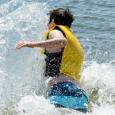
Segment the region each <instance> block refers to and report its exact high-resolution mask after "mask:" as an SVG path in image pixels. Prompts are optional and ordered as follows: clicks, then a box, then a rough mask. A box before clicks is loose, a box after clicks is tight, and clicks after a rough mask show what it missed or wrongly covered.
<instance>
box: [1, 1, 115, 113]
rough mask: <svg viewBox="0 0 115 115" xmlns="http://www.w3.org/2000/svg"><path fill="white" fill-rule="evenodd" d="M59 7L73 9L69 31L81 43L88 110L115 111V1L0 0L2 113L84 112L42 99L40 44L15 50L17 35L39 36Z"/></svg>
mask: <svg viewBox="0 0 115 115" xmlns="http://www.w3.org/2000/svg"><path fill="white" fill-rule="evenodd" d="M58 7H64V8H70V10H71V12H72V13H73V14H74V16H75V21H74V23H73V25H72V30H73V31H74V33H75V34H76V35H77V37H78V39H79V41H80V43H81V45H82V47H83V48H84V64H83V68H82V72H81V87H82V88H83V89H84V90H85V91H86V92H87V95H88V96H89V98H90V101H91V103H92V111H90V112H88V113H86V115H102V114H103V115H114V114H115V83H114V82H115V13H114V12H115V0H95V1H94V0H69V1H68V0H60V1H59V0H0V115H54V114H55V115H83V113H80V112H77V111H74V110H69V109H57V108H55V107H54V106H53V105H51V104H49V102H48V101H47V100H46V99H45V98H44V96H45V95H46V94H45V92H46V86H45V83H44V76H43V73H44V65H45V62H44V56H43V55H41V54H40V49H38V48H35V49H28V48H25V49H21V50H16V49H15V45H16V43H17V42H18V41H20V40H31V41H36V40H37V41H40V40H43V39H44V37H43V33H44V31H46V29H47V22H48V17H47V13H48V11H49V10H51V9H54V8H58Z"/></svg>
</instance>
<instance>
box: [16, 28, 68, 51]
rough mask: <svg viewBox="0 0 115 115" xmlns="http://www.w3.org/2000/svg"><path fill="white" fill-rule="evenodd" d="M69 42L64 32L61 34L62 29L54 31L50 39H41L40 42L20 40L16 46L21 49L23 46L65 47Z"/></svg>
mask: <svg viewBox="0 0 115 115" xmlns="http://www.w3.org/2000/svg"><path fill="white" fill-rule="evenodd" d="M66 44H67V40H66V38H65V37H64V36H63V34H62V33H61V34H60V31H55V30H54V31H52V32H50V34H49V39H48V40H44V41H40V42H29V41H20V42H19V43H18V44H17V45H16V48H17V49H20V48H23V47H30V48H34V47H43V48H54V47H56V48H63V47H64V46H65V45H66Z"/></svg>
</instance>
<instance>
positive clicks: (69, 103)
mask: <svg viewBox="0 0 115 115" xmlns="http://www.w3.org/2000/svg"><path fill="white" fill-rule="evenodd" d="M48 100H49V101H50V103H51V104H54V105H55V106H56V107H64V108H70V109H75V110H79V111H82V112H87V111H88V97H87V95H86V94H85V92H84V90H82V89H81V88H80V87H78V86H77V85H75V84H73V83H71V82H61V83H57V84H55V85H54V86H53V87H52V88H51V89H50V90H49V91H48Z"/></svg>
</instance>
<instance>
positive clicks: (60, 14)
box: [49, 8, 74, 27]
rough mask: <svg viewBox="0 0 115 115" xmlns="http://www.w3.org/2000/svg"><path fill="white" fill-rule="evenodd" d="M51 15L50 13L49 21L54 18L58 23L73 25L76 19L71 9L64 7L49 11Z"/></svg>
mask: <svg viewBox="0 0 115 115" xmlns="http://www.w3.org/2000/svg"><path fill="white" fill-rule="evenodd" d="M49 15H50V17H49V18H50V19H49V23H50V22H51V21H52V19H54V22H55V23H56V24H57V25H65V26H68V27H71V24H72V22H73V20H74V17H73V15H72V14H71V12H70V10H69V9H63V8H58V9H54V10H51V11H50V12H49Z"/></svg>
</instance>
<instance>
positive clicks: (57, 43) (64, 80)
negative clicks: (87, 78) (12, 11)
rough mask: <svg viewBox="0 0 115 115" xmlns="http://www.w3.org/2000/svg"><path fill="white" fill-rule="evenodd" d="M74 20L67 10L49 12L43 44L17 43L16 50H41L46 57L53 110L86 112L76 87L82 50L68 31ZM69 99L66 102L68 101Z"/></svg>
mask: <svg viewBox="0 0 115 115" xmlns="http://www.w3.org/2000/svg"><path fill="white" fill-rule="evenodd" d="M73 20H74V18H73V15H72V14H71V13H70V11H69V9H63V8H58V9H54V10H52V11H50V13H49V23H48V29H49V30H48V32H47V33H46V40H44V41H40V42H29V41H20V42H19V43H18V44H17V46H16V48H17V49H20V48H23V47H30V48H34V47H41V48H44V49H45V51H44V54H45V55H46V59H45V61H46V70H45V76H46V77H48V78H49V79H48V80H47V83H48V86H49V87H50V91H49V92H48V97H49V100H50V102H51V103H53V104H55V105H56V106H58V107H59V106H61V107H67V108H72V109H77V110H81V111H85V112H86V111H87V102H88V99H87V97H86V95H85V94H84V91H83V90H81V89H80V88H79V87H78V86H77V85H76V83H77V84H79V80H80V70H81V65H82V62H83V49H82V47H81V45H80V43H79V41H78V39H77V38H76V37H75V35H74V34H73V32H72V31H71V30H70V27H71V24H72V22H73ZM68 98H69V99H68Z"/></svg>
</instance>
